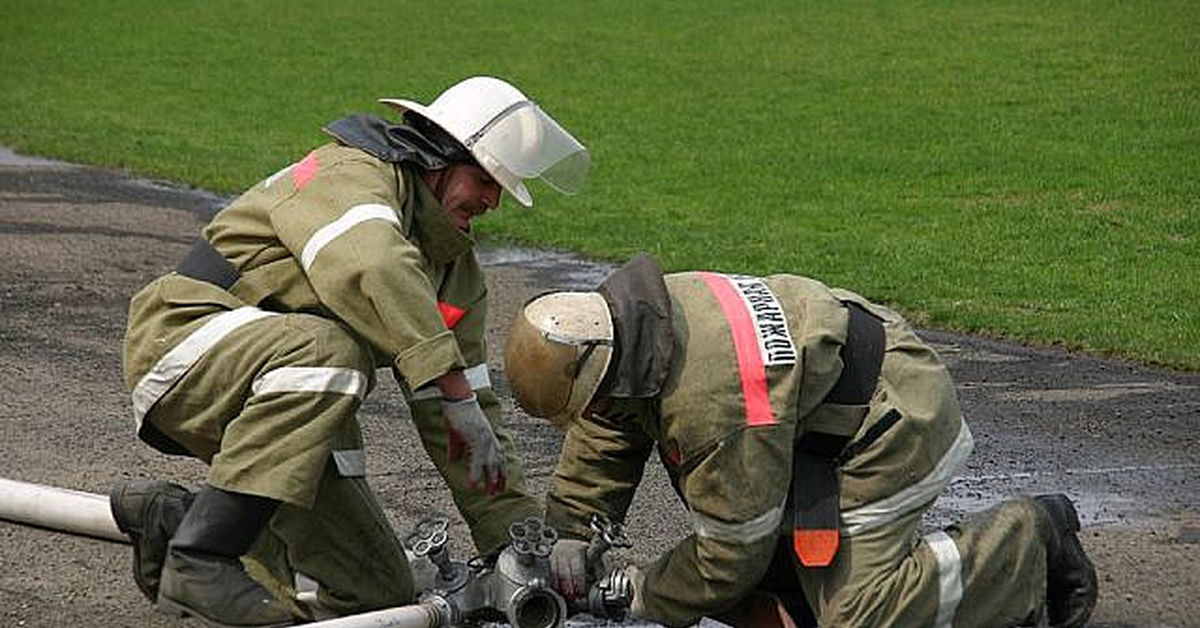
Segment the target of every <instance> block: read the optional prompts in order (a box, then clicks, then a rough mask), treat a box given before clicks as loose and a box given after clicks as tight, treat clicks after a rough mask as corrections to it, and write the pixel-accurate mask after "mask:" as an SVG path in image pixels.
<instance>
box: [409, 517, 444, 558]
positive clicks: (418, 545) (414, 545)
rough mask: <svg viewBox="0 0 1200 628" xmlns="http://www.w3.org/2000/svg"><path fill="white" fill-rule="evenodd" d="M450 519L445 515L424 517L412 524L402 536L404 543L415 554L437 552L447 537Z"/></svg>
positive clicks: (421, 554)
mask: <svg viewBox="0 0 1200 628" xmlns="http://www.w3.org/2000/svg"><path fill="white" fill-rule="evenodd" d="M449 529H450V520H449V519H447V518H445V517H426V518H424V519H421V520H420V521H418V522H417V524H416V525H415V526H413V531H412V532H411V533H409V535H408V536H407V537H405V538H404V545H406V546H407V547H408V549H410V550H412V553H413V554H416V555H417V556H429V555H432V554H437V553H438V552H440V551H441V549H442V548H444V547H445V546H446V541H447V539H449Z"/></svg>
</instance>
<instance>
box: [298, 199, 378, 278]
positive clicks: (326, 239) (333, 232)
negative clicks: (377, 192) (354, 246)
mask: <svg viewBox="0 0 1200 628" xmlns="http://www.w3.org/2000/svg"><path fill="white" fill-rule="evenodd" d="M368 220H386V221H388V222H390V223H393V224H395V225H399V224H400V219H399V218H397V217H396V210H394V209H392V208H391V207H388V206H387V205H380V204H379V203H370V204H368V205H356V206H354V207H351V208H350V209H349V210H348V211H347V212H346V213H344V214H342V216H341V217H340V218H338V219H337V220H335V221H333V222H331V223H329V224H327V225H325V226H324V227H321V228H320V229H317V232H316V233H314V234H313V235H312V237H311V238H309V239H308V242H306V243H305V244H304V251H303V252H302V253H301V254H300V265H301V266H303V267H304V272H306V273H307V272H308V271H309V269H310V268H312V264H313V260H315V259H316V258H317V254H318V253H320V252H321V249H323V248H325V245H326V244H329V243H330V242H332V241H333V240H334V239H336V238H337V237H338V236H340V235H342V234H343V233H346V232H347V231H349V230H350V229H351V228H352V227H354V226H355V225H357V224H359V223H363V222H366V221H368Z"/></svg>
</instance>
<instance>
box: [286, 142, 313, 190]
mask: <svg viewBox="0 0 1200 628" xmlns="http://www.w3.org/2000/svg"><path fill="white" fill-rule="evenodd" d="M315 176H317V151H315V150H314V151H312V152H310V153H309V154H307V155H305V156H304V159H301V160H300V161H299V162H297V163H296V165H295V166H292V183H293V184H294V185H295V186H296V189H297V190H299V189H300V188H303V187H304V186H306V185H308V182H309V181H312V178H313V177H315Z"/></svg>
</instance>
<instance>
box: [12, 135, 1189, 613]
mask: <svg viewBox="0 0 1200 628" xmlns="http://www.w3.org/2000/svg"><path fill="white" fill-rule="evenodd" d="M225 200H226V199H223V198H221V197H218V196H215V195H212V194H209V193H206V192H204V191H201V190H191V189H185V188H181V187H178V186H175V185H172V184H168V183H162V182H151V181H144V180H139V179H136V178H132V177H129V176H127V175H125V174H123V173H120V172H113V171H106V170H99V169H94V168H85V167H77V166H72V165H67V164H61V163H56V162H52V161H47V160H38V159H31V158H26V157H22V156H18V155H14V154H12V153H11V152H10V151H7V150H4V149H2V148H0V443H2V444H0V448H2V451H3V455H2V456H0V477H3V478H8V479H13V480H20V481H25V482H36V483H41V484H49V485H52V486H59V487H64V488H71V489H77V490H83V491H88V492H95V493H106V492H107V490H108V487H109V485H110V484H112V483H113V482H114V481H116V480H120V479H128V478H148V477H156V478H169V479H173V480H175V481H178V482H181V483H184V484H188V485H191V486H195V485H197V484H199V483H200V482H202V481H203V479H204V468H203V466H202V465H200V464H198V463H196V462H193V461H190V460H186V459H173V458H167V457H164V456H161V455H159V454H157V453H155V452H153V451H152V450H150V449H149V448H148V447H145V446H144V445H142V444H140V443H139V442H138V441H137V440H136V439H135V437H134V436H133V433H132V422H131V420H130V408H129V401H128V397H127V395H126V392H125V390H124V386H123V383H122V377H121V370H120V351H121V348H120V347H121V336H122V332H123V330H124V322H125V307H126V303H127V301H128V298H129V296H130V295H132V294H133V293H134V291H136V290H137V289H138V288H139V287H140V286H141V285H143V284H145V283H146V282H147V281H148V280H150V279H151V278H153V277H154V276H157V275H158V274H160V273H162V272H165V271H166V270H169V269H171V268H172V267H173V266H174V265H175V264H176V262H177V261H178V260H179V259H181V257H182V255H183V253H184V252H185V251H186V249H187V247H188V246H189V244H190V242H191V241H192V239H193V238H194V237H195V236H196V234H197V232H198V230H199V228H200V226H201V225H203V223H204V222H205V221H206V220H207V218H208V216H210V215H211V213H212V212H213V211H215V210H216V209H217V208H218V207H219V206H220V205H221V204H222V203H223V202H225ZM482 257H483V259H484V260H485V264H486V265H487V266H488V268H489V276H490V278H489V282H490V290H491V294H492V295H493V305H492V325H491V330H490V332H489V333H490V334H491V338H490V342H491V346H492V347H493V349H495V348H498V347H501V346H503V343H502V336H501V331H502V329H503V328H504V327H505V326H506V324H507V321H508V320H509V318H510V317H511V314H512V312H513V311H514V308H515V307H516V305H517V304H519V303H521V302H522V301H523V300H524V299H526V298H527V297H529V296H530V295H532V294H535V293H537V292H540V291H542V290H545V289H548V288H561V287H585V286H589V285H594V284H595V283H596V282H597V281H598V280H599V279H600V278H602V277H603V276H604V274H605V273H606V272H607V271H608V270H609V269H610V268H609V267H607V266H605V265H603V264H597V263H593V262H591V261H588V260H583V259H579V258H577V257H574V256H572V255H569V254H565V253H560V252H554V251H531V250H521V249H506V248H497V247H490V246H484V247H483V248H482ZM791 270H793V271H796V269H791ZM846 287H848V288H853V286H846ZM922 335H923V336H924V337H925V338H926V339H927V340H929V341H930V342H932V343H933V344H934V345H935V346H936V347H937V348H938V350H939V352H940V353H941V355H942V356H943V358H944V359H945V360H946V362H947V363H948V364H949V366H950V368H951V370H952V372H953V373H954V375H955V378H956V381H957V383H958V390H959V395H960V399H961V401H962V405H963V407H964V409H965V411H966V413H967V417H968V421H969V422H970V425H971V428H972V431H973V433H974V435H975V437H976V450H975V454H974V456H973V457H972V460H971V462H970V463H969V465H968V467H967V469H966V470H965V472H964V474H963V475H962V477H960V478H959V479H958V480H956V481H955V482H954V483H953V484H952V485H951V487H950V490H949V491H948V493H947V494H946V495H945V496H944V497H943V498H942V499H941V500H939V502H938V504H937V505H936V506H935V507H934V509H933V510H932V511H931V512H930V514H929V517H928V524H929V525H930V526H936V525H940V524H944V523H948V522H950V521H952V520H954V519H956V518H958V517H960V516H961V515H962V514H963V513H966V512H970V511H973V510H976V509H979V508H982V507H986V506H987V505H989V504H993V503H995V502H997V501H999V500H1000V499H1003V498H1004V497H1005V496H1007V495H1009V494H1012V493H1015V492H1030V493H1038V492H1046V491H1065V492H1066V493H1068V494H1069V495H1070V496H1071V497H1072V498H1074V499H1075V500H1076V501H1077V503H1078V504H1079V506H1080V510H1081V514H1082V516H1083V519H1084V525H1085V530H1084V533H1083V542H1084V544H1085V546H1086V547H1087V549H1088V551H1089V553H1090V554H1091V555H1092V557H1093V560H1094V561H1095V562H1096V565H1097V568H1098V571H1099V572H1100V578H1101V598H1100V602H1099V606H1098V607H1097V610H1096V612H1095V614H1094V616H1093V625H1094V626H1099V627H1108V628H1118V627H1122V628H1124V627H1131V628H1133V627H1136V628H1151V627H1164V626H1171V627H1177V628H1178V627H1188V626H1193V627H1195V626H1200V499H1198V498H1200V449H1198V448H1197V447H1196V443H1197V439H1196V435H1195V434H1196V431H1197V428H1200V374H1196V373H1181V372H1174V371H1169V370H1163V369H1156V368H1147V367H1144V366H1140V365H1137V364H1132V363H1128V362H1123V361H1114V360H1106V359H1097V358H1094V357H1089V356H1085V355H1077V354H1073V353H1068V352H1065V351H1061V350H1058V349H1055V348H1048V347H1031V346H1024V345H1020V344H1015V343H1011V342H1004V341H997V340H993V339H988V338H980V337H974V336H964V335H959V334H952V333H945V332H939V331H932V330H927V331H924V332H922ZM497 358H498V356H494V357H493V359H492V360H491V362H490V366H491V368H492V376H493V381H494V382H495V383H496V386H497V389H498V390H499V391H500V392H501V394H502V395H504V397H505V400H506V404H507V406H508V408H509V410H510V414H509V416H510V417H511V424H512V428H513V430H514V432H515V433H516V435H517V438H518V442H520V443H521V444H522V446H523V450H522V453H523V455H524V456H525V462H526V467H527V473H528V476H529V479H530V484H531V486H532V487H533V488H534V490H536V491H538V492H539V494H540V493H541V492H542V491H544V489H545V487H546V484H547V482H548V479H549V476H550V473H551V471H552V469H553V465H554V462H555V460H556V457H557V454H558V450H559V436H558V434H557V433H555V432H554V430H552V429H551V428H549V427H548V426H547V425H544V424H542V423H540V422H536V421H532V420H530V419H529V418H528V417H525V416H523V415H522V414H521V413H519V412H518V411H516V410H515V409H513V408H512V406H511V402H510V400H509V397H508V394H507V386H506V383H505V380H504V375H503V372H502V364H501V363H500V361H499V359H497ZM379 381H380V385H379V387H378V388H377V389H376V391H375V392H374V393H373V395H372V396H371V397H370V398H369V399H368V401H367V402H366V404H365V405H364V408H363V411H362V413H361V422H362V425H363V429H364V433H365V434H366V438H367V443H368V452H369V458H370V466H369V477H370V481H371V482H372V484H373V485H374V486H375V488H376V489H377V491H378V493H379V495H380V498H381V500H382V501H383V503H384V505H385V507H386V509H387V512H388V515H389V517H390V518H391V519H392V522H393V524H394V526H395V527H396V529H397V530H398V531H401V532H404V531H407V530H408V529H409V528H410V527H411V525H412V523H413V522H415V521H416V519H417V518H418V517H420V516H422V515H424V514H430V513H445V514H451V513H452V512H453V509H452V506H451V504H450V500H449V494H448V492H447V491H446V490H445V489H444V487H442V485H441V482H440V479H439V478H438V476H437V474H436V472H435V471H434V470H433V468H432V466H431V465H430V464H429V463H428V461H427V460H425V457H424V454H423V453H422V452H421V451H420V448H419V447H417V446H414V444H415V443H416V440H415V438H416V437H415V434H414V432H413V431H412V429H411V425H410V424H409V423H408V422H407V421H406V419H405V408H404V406H403V403H402V402H401V401H400V400H399V397H398V395H397V394H396V390H395V385H394V384H392V383H391V382H390V377H388V376H387V375H386V374H382V375H381V377H380V378H379ZM647 477H648V479H647V482H646V484H645V485H644V486H643V488H642V490H640V491H639V493H638V496H637V498H636V500H635V502H634V507H633V511H632V513H631V515H630V520H629V522H628V529H629V532H630V535H631V537H632V538H633V539H634V541H635V546H634V548H632V549H631V550H628V551H626V552H625V554H624V556H622V558H625V559H629V560H635V561H638V560H646V559H648V558H650V557H652V556H654V555H655V554H657V553H658V552H660V551H662V550H664V549H666V548H668V547H669V546H670V544H671V543H672V542H673V539H677V538H679V537H680V536H681V535H683V534H685V533H686V530H687V524H686V520H685V519H684V516H683V515H684V513H683V512H682V510H681V509H680V507H679V506H678V504H677V503H676V502H675V499H674V497H673V495H672V494H671V493H670V490H669V488H667V486H666V483H665V481H664V479H663V477H662V473H661V470H660V469H658V468H657V467H656V465H654V464H652V465H651V466H650V469H649V470H648V476H647ZM466 538H467V535H466V533H465V527H464V526H463V525H462V523H461V522H460V521H457V520H455V524H454V527H453V528H452V541H451V551H452V552H453V553H454V555H455V556H456V557H461V558H463V559H465V558H467V557H469V552H470V550H469V547H468V546H467V544H466V542H465V539H466ZM128 554H129V549H128V547H127V546H123V545H119V544H115V543H111V542H105V541H99V540H95V539H90V538H86V537H78V536H71V535H67V534H62V533H55V532H51V531H47V530H42V529H37V528H32V527H28V526H22V525H16V524H12V523H8V522H0V565H2V566H3V569H2V570H0V626H30V627H33V626H46V627H51V626H54V627H57V626H64V625H87V626H98V627H101V628H109V627H118V626H149V627H155V626H176V625H199V624H198V623H197V622H195V621H187V622H184V623H183V624H180V623H179V622H176V621H173V620H170V619H168V618H166V617H163V616H160V615H158V614H157V613H155V612H154V611H153V609H152V608H151V607H150V605H149V604H147V603H146V602H145V601H144V600H143V599H142V598H141V596H140V594H139V593H138V592H137V590H136V588H135V587H134V585H133V582H132V579H131V578H130V576H129V572H128V561H129V556H128Z"/></svg>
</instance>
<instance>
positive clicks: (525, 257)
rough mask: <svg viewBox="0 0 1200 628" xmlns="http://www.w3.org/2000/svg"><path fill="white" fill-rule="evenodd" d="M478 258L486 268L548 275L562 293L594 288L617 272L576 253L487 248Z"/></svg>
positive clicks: (611, 267) (612, 267)
mask: <svg viewBox="0 0 1200 628" xmlns="http://www.w3.org/2000/svg"><path fill="white" fill-rule="evenodd" d="M476 255H477V256H478V257H479V261H480V263H481V264H483V265H484V266H519V267H521V268H524V269H527V270H531V271H534V272H542V273H548V274H550V275H552V276H553V277H554V281H553V285H554V286H555V287H557V288H562V289H575V290H581V289H585V288H595V287H596V286H597V285H599V284H600V282H602V281H604V278H605V277H608V275H609V273H611V272H612V271H613V270H615V269H616V268H617V266H616V265H615V264H606V263H602V262H596V261H594V260H588V259H584V258H582V257H580V256H578V255H575V254H574V253H567V252H564V251H552V250H546V249H531V248H523V247H516V246H493V245H488V244H484V245H481V246H480V247H479V248H478V249H476Z"/></svg>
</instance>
